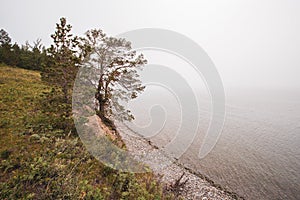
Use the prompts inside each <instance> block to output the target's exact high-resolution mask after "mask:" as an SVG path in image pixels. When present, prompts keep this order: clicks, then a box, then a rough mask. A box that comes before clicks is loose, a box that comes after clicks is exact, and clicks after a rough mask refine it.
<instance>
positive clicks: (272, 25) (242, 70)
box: [0, 0, 300, 88]
mask: <svg viewBox="0 0 300 200" xmlns="http://www.w3.org/2000/svg"><path fill="white" fill-rule="evenodd" d="M299 11H300V1H299V0H251V1H250V0H226V1H224V0H206V1H202V0H195V1H174V0H169V1H167V0H163V1H162V0H160V1H158V0H152V1H144V0H129V1H121V0H119V1H116V0H113V1H100V0H95V1H77V0H64V1H61V0H60V1H59V0H51V1H41V0H27V1H26V0H18V1H17V0H6V1H2V2H1V12H0V28H3V29H5V30H6V31H7V32H8V33H9V35H10V37H11V38H12V39H13V41H14V42H17V43H18V44H24V43H25V41H26V40H28V41H29V42H32V41H34V40H36V39H37V38H41V39H42V42H43V43H44V44H45V45H46V46H48V45H49V44H50V43H51V38H50V34H52V33H53V32H54V31H55V23H57V22H58V21H59V18H60V17H62V16H64V17H67V20H68V22H69V23H70V24H72V25H73V32H74V33H75V34H78V35H82V34H83V33H84V32H85V31H86V30H88V29H92V28H101V29H103V30H104V31H105V32H106V33H108V34H110V35H117V34H119V33H122V32H125V31H129V30H133V29H138V28H164V29H170V30H173V31H177V32H179V33H182V34H184V35H186V36H188V37H189V38H191V39H192V40H194V41H196V42H197V43H198V44H199V45H200V46H201V47H202V48H203V49H204V50H205V51H206V52H207V53H208V55H209V56H210V57H211V59H212V60H213V62H214V63H215V65H216V67H217V69H218V71H219V74H220V76H221V78H222V80H223V83H224V86H225V87H227V86H259V87H275V88H279V87H289V86H293V87H297V88H299V87H300V78H299V74H300V12H299Z"/></svg>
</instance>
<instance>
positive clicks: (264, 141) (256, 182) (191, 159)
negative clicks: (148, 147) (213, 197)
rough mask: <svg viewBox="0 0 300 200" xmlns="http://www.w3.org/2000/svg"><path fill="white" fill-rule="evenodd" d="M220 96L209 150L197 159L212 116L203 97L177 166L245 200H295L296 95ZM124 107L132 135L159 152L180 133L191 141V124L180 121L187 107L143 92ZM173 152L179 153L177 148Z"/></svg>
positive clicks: (298, 152) (299, 117) (299, 105)
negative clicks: (221, 109)
mask: <svg viewBox="0 0 300 200" xmlns="http://www.w3.org/2000/svg"><path fill="white" fill-rule="evenodd" d="M225 93H226V117H225V123H224V127H223V130H222V133H221V136H220V138H219V140H218V142H217V144H216V145H215V147H214V149H213V150H212V151H211V152H210V153H209V154H208V155H207V156H206V157H205V158H204V159H199V158H198V154H199V149H200V146H201V144H202V142H203V138H204V135H205V134H206V131H207V129H208V127H209V122H210V117H211V110H212V108H211V105H210V101H209V98H208V96H207V95H203V98H202V97H200V98H199V99H200V100H199V101H198V104H199V105H198V106H199V110H198V112H199V118H198V119H199V127H198V129H197V135H196V137H195V138H193V143H192V144H191V146H189V148H188V150H187V151H185V152H184V154H183V155H182V156H181V157H180V159H179V160H180V162H182V163H184V164H185V165H186V166H188V167H190V168H192V169H193V170H196V171H199V172H200V173H202V174H204V175H206V176H208V177H209V178H210V179H211V180H213V181H214V182H215V183H217V184H220V185H222V186H223V187H225V188H226V189H228V190H229V191H233V192H235V193H237V194H238V195H240V196H243V197H245V198H246V199H300V92H299V90H296V89H294V90H292V89H281V90H280V89H277V90H276V89H272V90H271V89H270V90H267V89H266V90H262V89H243V90H237V89H227V90H226V91H225ZM130 105H131V106H130V107H131V109H132V110H133V113H134V115H135V117H136V120H135V124H137V125H138V126H139V127H136V126H133V129H135V131H137V132H139V133H140V134H143V135H145V136H148V137H149V138H150V139H151V140H152V141H153V142H154V143H156V145H158V146H159V147H160V148H164V147H165V146H166V145H168V143H170V141H171V140H172V138H174V137H177V136H178V135H176V134H177V132H176V131H177V130H178V129H180V128H182V130H183V131H185V132H184V134H186V137H192V136H193V134H190V133H191V132H192V131H193V130H194V129H193V127H192V126H193V125H192V124H193V123H194V121H195V120H196V119H193V117H194V116H193V117H189V116H184V117H185V118H188V119H187V120H185V119H182V115H181V110H182V107H185V106H186V107H189V106H191V105H181V106H182V107H180V99H179V101H178V99H177V100H175V98H174V97H172V95H166V94H165V92H163V91H162V90H160V89H157V88H156V89H148V91H147V90H146V92H145V94H143V95H142V96H141V97H140V98H139V99H137V100H136V101H134V102H133V103H131V104H130ZM153 105H154V107H152V109H150V108H151V106H153ZM195 109H196V108H195ZM162 122H165V123H162ZM189 123H190V124H189ZM176 148H178V149H184V148H183V147H181V146H180V144H179V145H177V146H176Z"/></svg>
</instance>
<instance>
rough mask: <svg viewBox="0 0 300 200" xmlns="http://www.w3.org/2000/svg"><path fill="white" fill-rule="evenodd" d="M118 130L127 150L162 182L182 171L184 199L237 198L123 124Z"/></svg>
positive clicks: (171, 180) (177, 175) (174, 178)
mask: <svg viewBox="0 0 300 200" xmlns="http://www.w3.org/2000/svg"><path fill="white" fill-rule="evenodd" d="M117 127H118V132H119V134H120V136H121V137H122V140H123V141H124V143H125V144H126V147H127V150H128V151H129V152H130V153H131V154H132V155H133V156H134V158H135V159H136V160H138V161H141V162H144V163H146V164H147V165H149V166H150V168H151V169H152V170H153V172H154V173H155V174H156V175H158V176H162V182H163V183H165V184H167V185H169V184H173V183H174V182H175V180H177V179H178V178H180V176H181V175H182V174H183V173H184V176H183V178H182V181H185V180H187V179H188V181H187V183H186V184H185V187H184V188H183V191H182V197H183V198H184V199H203V200H204V199H239V198H240V197H238V196H237V195H235V194H234V193H231V192H228V191H225V190H223V189H222V188H219V187H216V186H214V183H213V182H212V181H210V180H206V178H205V177H204V176H202V175H201V174H196V173H194V172H193V171H192V170H190V169H188V168H186V167H184V166H183V165H181V164H180V163H178V162H177V161H176V160H175V159H172V158H170V157H168V156H167V155H166V154H165V153H164V152H163V151H162V150H159V149H158V148H157V147H156V146H154V145H152V144H151V142H149V141H147V140H146V139H144V138H143V137H141V136H138V135H129V134H127V133H128V132H129V130H128V129H127V128H126V127H125V126H123V125H119V124H118V125H117Z"/></svg>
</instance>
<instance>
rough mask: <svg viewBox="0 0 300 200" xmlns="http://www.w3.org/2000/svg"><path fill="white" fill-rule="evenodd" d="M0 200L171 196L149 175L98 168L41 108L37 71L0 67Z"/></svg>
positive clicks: (42, 90)
mask: <svg viewBox="0 0 300 200" xmlns="http://www.w3.org/2000/svg"><path fill="white" fill-rule="evenodd" d="M0 75H1V76H0V137H1V140H0V154H1V157H0V199H172V195H171V194H168V193H167V192H166V191H164V190H163V189H162V188H163V186H162V185H160V183H159V182H158V181H157V179H156V178H155V177H154V175H153V174H151V173H147V174H138V175H134V174H130V173H120V172H117V171H114V170H112V169H111V168H108V167H106V166H103V165H102V164H101V163H99V162H98V161H97V160H95V159H94V158H93V157H92V156H90V154H89V153H88V152H87V151H86V150H85V148H84V146H83V145H82V143H81V141H80V140H79V138H78V137H77V136H72V135H71V136H70V135H68V133H65V132H64V130H61V129H59V128H57V127H56V126H55V123H56V122H57V121H60V120H64V119H60V118H58V116H57V115H56V113H55V112H52V111H51V110H45V108H46V107H45V105H48V103H49V102H48V101H49V99H47V94H48V95H49V94H50V93H51V91H52V88H50V87H49V86H47V85H46V84H44V83H43V82H41V80H40V74H39V73H38V72H34V71H29V70H24V69H18V68H12V67H8V66H4V65H0Z"/></svg>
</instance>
